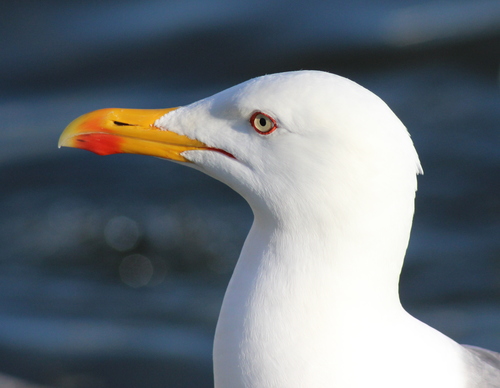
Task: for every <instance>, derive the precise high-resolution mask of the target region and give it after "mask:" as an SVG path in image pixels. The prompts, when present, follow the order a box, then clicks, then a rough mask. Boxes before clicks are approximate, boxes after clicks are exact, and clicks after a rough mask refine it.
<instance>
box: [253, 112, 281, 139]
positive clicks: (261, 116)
mask: <svg viewBox="0 0 500 388" xmlns="http://www.w3.org/2000/svg"><path fill="white" fill-rule="evenodd" d="M250 124H251V125H252V127H253V129H255V130H256V131H257V133H260V134H261V135H269V134H271V133H273V132H274V131H275V130H276V128H278V125H277V124H276V120H274V119H273V118H272V117H271V116H269V115H266V114H265V113H262V112H255V113H254V114H253V115H252V117H250Z"/></svg>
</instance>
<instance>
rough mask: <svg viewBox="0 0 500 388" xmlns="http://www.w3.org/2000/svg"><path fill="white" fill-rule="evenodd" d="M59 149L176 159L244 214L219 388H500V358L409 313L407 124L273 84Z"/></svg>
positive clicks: (352, 92)
mask: <svg viewBox="0 0 500 388" xmlns="http://www.w3.org/2000/svg"><path fill="white" fill-rule="evenodd" d="M59 145H60V146H69V147H76V148H83V149H87V150H90V151H93V152H95V153H98V154H101V155H106V154H113V153H137V154H145V155H153V156H157V157H161V158H166V159H170V160H174V161H177V162H179V163H182V164H185V165H187V166H190V167H193V168H195V169H197V170H200V171H203V172H204V173H206V174H208V175H210V176H212V177H214V178H216V179H218V180H220V181H222V182H224V183H225V184H227V185H228V186H230V187H231V188H233V189H234V190H235V191H237V192H238V193H239V194H241V195H242V196H243V197H244V198H245V199H246V200H247V202H248V203H249V204H250V206H251V208H252V211H253V214H254V222H253V225H252V228H251V230H250V232H249V235H248V237H247V239H246V241H245V244H244V246H243V249H242V252H241V255H240V257H239V260H238V263H237V265H236V268H235V269H234V273H233V275H232V277H231V281H230V282H229V286H228V288H227V291H226V294H225V297H224V302H223V304H222V310H221V313H220V316H219V320H218V323H217V329H216V333H215V341H214V353H213V358H214V375H215V387H216V388H240V387H241V388H299V387H301V388H347V387H349V388H366V387H384V388H402V387H405V388H409V387H419V388H469V387H470V388H472V387H480V388H484V387H500V354H498V353H495V352H492V351H489V350H485V349H481V348H475V347H467V346H462V345H459V344H458V343H456V342H455V341H453V340H452V339H450V338H448V337H446V336H445V335H444V334H442V333H440V332H438V331H437V330H435V329H433V328H431V327H429V326H427V325H426V324H424V323H422V322H420V321H419V320H417V319H415V318H414V317H412V316H411V315H409V314H408V313H407V312H406V311H405V310H404V309H403V307H402V306H401V303H400V299H399V294H398V282H399V276H400V272H401V267H402V264H403V259H404V255H405V251H406V248H407V245H408V239H409V236H410V229H411V224H412V217H413V212H414V199H415V191H416V188H417V180H416V175H417V174H419V173H421V172H422V169H421V166H420V162H419V159H418V156H417V153H416V151H415V149H414V147H413V143H412V141H411V139H410V136H409V134H408V132H407V131H406V128H405V127H404V125H403V124H402V123H401V121H400V120H399V119H398V118H397V117H396V115H395V114H394V113H393V112H392V111H391V110H390V109H389V107H388V106H387V105H386V104H385V103H384V102H383V101H382V100H381V99H380V98H378V97H377V96H375V95H374V94H373V93H371V92H369V91H368V90H366V89H364V88H363V87H361V86H359V85H358V84H356V83H354V82H352V81H350V80H348V79H346V78H343V77H340V76H337V75H333V74H329V73H325V72H319V71H297V72H288V73H280V74H273V75H266V76H263V77H259V78H255V79H251V80H249V81H247V82H244V83H242V84H240V85H237V86H234V87H232V88H230V89H227V90H225V91H222V92H220V93H218V94H215V95H214V96H211V97H208V98H206V99H203V100H201V101H198V102H195V103H193V104H191V105H188V106H184V107H180V108H172V109H165V110H125V109H104V110H99V111H96V112H92V113H88V114H86V115H84V116H82V117H80V118H78V119H76V120H75V121H73V122H72V123H71V124H70V125H69V126H68V127H67V128H66V130H65V131H64V132H63V134H62V135H61V138H60V141H59Z"/></svg>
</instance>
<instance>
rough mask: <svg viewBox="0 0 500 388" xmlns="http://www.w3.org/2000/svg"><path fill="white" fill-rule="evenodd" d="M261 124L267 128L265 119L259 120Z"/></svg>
mask: <svg viewBox="0 0 500 388" xmlns="http://www.w3.org/2000/svg"><path fill="white" fill-rule="evenodd" d="M259 124H260V126H261V127H265V126H266V124H267V120H266V119H265V118H264V117H261V118H260V119H259Z"/></svg>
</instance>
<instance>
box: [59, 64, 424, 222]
mask: <svg viewBox="0 0 500 388" xmlns="http://www.w3.org/2000/svg"><path fill="white" fill-rule="evenodd" d="M59 146H69V147H76V148H82V149H86V150H90V151H93V152H95V153H98V154H101V155H105V154H114V153H136V154H145V155H152V156H157V157H160V158H165V159H170V160H173V161H175V162H178V163H182V164H186V165H188V166H191V167H194V168H196V169H198V170H201V171H203V172H205V173H206V174H208V175H210V176H212V177H214V178H216V179H218V180H220V181H222V182H224V183H226V184H227V185H229V186H230V187H232V188H233V189H234V190H236V191H237V192H239V193H240V194H241V195H242V196H243V197H244V198H245V199H246V200H247V201H248V202H249V203H250V205H251V207H252V209H253V210H254V213H255V212H259V210H263V211H264V212H265V213H266V214H270V215H272V216H274V217H278V218H279V217H280V216H282V215H283V214H291V213H294V211H293V209H304V210H303V212H306V213H307V212H308V211H309V210H308V209H307V207H308V205H307V204H308V203H315V204H316V205H317V204H318V203H323V204H325V206H326V205H327V203H328V202H330V201H331V199H332V198H333V200H334V201H335V202H336V203H337V204H338V205H339V206H338V207H340V208H345V207H347V208H350V207H353V206H355V202H356V200H357V199H359V200H360V199H361V198H366V197H370V195H369V194H370V193H371V194H372V196H374V197H377V196H378V197H384V196H385V197H387V195H386V192H387V191H388V190H392V189H393V186H394V187H396V186H397V187H399V189H397V190H400V189H401V187H407V189H408V190H409V191H412V192H413V193H414V191H415V188H416V183H415V182H416V180H415V173H416V172H419V171H420V164H419V161H418V157H417V154H416V152H415V150H414V148H413V144H412V142H411V140H410V137H409V135H408V133H407V131H406V129H405V128H404V126H403V124H401V122H400V121H399V119H398V118H397V117H396V116H395V115H394V113H392V111H391V110H390V109H389V108H388V107H387V105H386V104H385V103H384V102H383V101H382V100H381V99H379V98H378V97H377V96H376V95H374V94H373V93H371V92H369V91H368V90H366V89H364V88H363V87H361V86H359V85H358V84H356V83H354V82H352V81H350V80H348V79H346V78H343V77H340V76H336V75H333V74H330V73H325V72H320V71H297V72H288V73H278V74H272V75H266V76H262V77H258V78H254V79H251V80H249V81H247V82H244V83H242V84H239V85H236V86H234V87H232V88H229V89H227V90H224V91H222V92H220V93H218V94H215V95H213V96H211V97H208V98H205V99H203V100H200V101H197V102H195V103H192V104H190V105H187V106H183V107H179V108H170V109H163V110H162V109H160V110H133V109H132V110H130V109H103V110H99V111H95V112H91V113H88V114H86V115H83V116H81V117H79V118H78V119H76V120H74V121H73V122H72V123H71V124H70V125H69V126H68V127H67V128H66V129H65V131H64V132H63V133H62V135H61V137H60V140H59ZM358 205H361V202H358ZM315 208H319V209H321V206H315ZM284 210H286V211H284ZM323 210H324V209H322V210H320V211H323Z"/></svg>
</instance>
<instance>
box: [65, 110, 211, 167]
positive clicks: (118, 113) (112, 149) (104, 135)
mask: <svg viewBox="0 0 500 388" xmlns="http://www.w3.org/2000/svg"><path fill="white" fill-rule="evenodd" d="M175 109H177V108H170V109H101V110H97V111H94V112H90V113H87V114H85V115H83V116H80V117H79V118H77V119H75V120H74V121H73V122H71V123H70V124H69V125H68V126H67V127H66V129H65V130H64V131H63V133H62V134H61V137H60V138H59V147H74V148H81V149H84V150H88V151H92V152H95V153H96V154H99V155H110V154H117V153H128V154H142V155H152V156H158V157H160V158H165V159H171V160H176V161H180V162H189V160H187V159H186V158H184V157H183V156H182V155H181V153H182V152H184V151H189V150H197V149H210V147H208V146H207V145H205V144H204V143H202V142H200V141H198V140H193V139H190V138H189V137H186V136H182V135H178V134H176V133H174V132H170V131H166V130H161V129H159V128H157V127H155V126H154V123H155V121H156V120H158V119H159V118H160V117H162V116H163V115H165V114H167V113H168V112H171V111H173V110H175Z"/></svg>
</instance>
